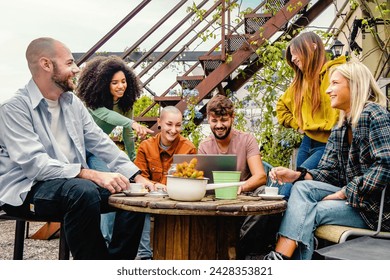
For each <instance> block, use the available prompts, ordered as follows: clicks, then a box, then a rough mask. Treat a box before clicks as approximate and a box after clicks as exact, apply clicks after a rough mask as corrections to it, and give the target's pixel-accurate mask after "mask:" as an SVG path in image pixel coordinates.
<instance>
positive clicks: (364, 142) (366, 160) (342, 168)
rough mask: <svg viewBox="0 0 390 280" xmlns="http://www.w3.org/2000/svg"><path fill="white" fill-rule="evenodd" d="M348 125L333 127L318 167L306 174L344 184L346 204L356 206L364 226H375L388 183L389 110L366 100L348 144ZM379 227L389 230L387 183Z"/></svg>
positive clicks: (338, 184)
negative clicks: (366, 102)
mask: <svg viewBox="0 0 390 280" xmlns="http://www.w3.org/2000/svg"><path fill="white" fill-rule="evenodd" d="M348 127H349V125H348V124H347V123H344V124H343V126H342V127H340V128H339V127H335V128H333V130H332V133H331V135H330V137H329V140H328V143H327V145H326V148H325V151H324V154H323V156H322V158H321V161H320V163H319V164H318V167H317V169H314V170H310V171H309V173H310V174H311V175H312V176H313V179H314V180H318V181H323V182H327V183H329V184H332V185H335V186H339V187H340V188H342V187H346V196H347V201H348V203H349V204H350V205H351V206H352V207H355V208H358V209H359V210H360V213H361V215H362V217H363V219H364V220H365V222H366V223H367V225H368V226H369V227H370V228H372V229H375V228H376V226H377V223H378V217H379V205H380V196H381V193H382V190H383V188H384V187H386V186H389V185H390V113H389V112H388V111H386V109H385V108H383V107H381V106H379V105H377V104H374V103H368V104H367V105H366V106H365V108H364V110H363V112H362V114H361V116H360V119H359V122H358V124H357V127H356V128H355V129H353V131H352V135H353V136H352V143H351V145H349V144H348V136H347V134H348V133H347V132H348ZM382 229H384V230H387V231H389V230H390V186H389V187H388V188H387V191H386V196H385V207H384V211H383V220H382Z"/></svg>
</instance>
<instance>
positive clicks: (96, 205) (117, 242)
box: [2, 178, 145, 260]
mask: <svg viewBox="0 0 390 280" xmlns="http://www.w3.org/2000/svg"><path fill="white" fill-rule="evenodd" d="M110 195H111V193H110V192H109V191H108V190H106V189H104V188H101V187H99V186H98V185H96V184H95V183H93V182H92V181H89V180H85V179H81V178H71V179H53V180H49V181H41V182H38V183H36V184H35V185H34V186H33V187H32V189H31V190H30V191H29V192H28V194H27V197H26V199H25V200H24V202H23V204H22V205H21V206H11V205H7V204H5V205H3V206H2V208H3V209H4V210H5V212H6V213H7V214H9V215H13V216H17V217H22V218H25V219H28V218H29V217H30V218H31V217H34V218H35V219H45V220H62V222H63V228H64V231H65V237H66V241H67V243H68V245H69V249H70V251H71V253H72V256H73V258H74V259H76V260H81V259H84V260H94V259H101V260H107V259H128V260H131V259H134V258H135V256H136V254H137V250H138V245H139V240H140V238H141V233H142V228H143V225H144V220H145V215H144V214H138V213H137V214H135V213H132V212H127V211H124V210H117V211H116V217H115V225H114V232H113V236H112V240H111V243H110V246H109V247H108V248H107V246H106V243H105V241H104V238H103V236H102V234H101V231H100V214H101V213H104V212H109V211H113V210H114V209H113V208H112V207H110V206H109V204H108V197H109V196H110ZM30 205H34V211H31V210H30Z"/></svg>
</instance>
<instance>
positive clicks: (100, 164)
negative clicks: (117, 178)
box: [87, 152, 115, 245]
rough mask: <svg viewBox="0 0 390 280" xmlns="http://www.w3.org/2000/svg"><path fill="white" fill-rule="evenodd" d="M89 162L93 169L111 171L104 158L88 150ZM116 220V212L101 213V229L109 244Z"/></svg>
mask: <svg viewBox="0 0 390 280" xmlns="http://www.w3.org/2000/svg"><path fill="white" fill-rule="evenodd" d="M87 164H88V166H89V168H91V169H94V170H97V171H102V172H110V169H108V167H107V164H106V163H105V162H104V161H103V160H101V159H100V158H98V157H97V156H95V155H93V154H91V153H88V152H87ZM114 220H115V212H110V213H105V214H102V215H101V223H100V230H101V231H102V234H103V237H104V239H105V240H106V243H107V245H108V244H110V242H111V239H112V231H113V228H114Z"/></svg>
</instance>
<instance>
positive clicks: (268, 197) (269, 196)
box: [259, 193, 284, 200]
mask: <svg viewBox="0 0 390 280" xmlns="http://www.w3.org/2000/svg"><path fill="white" fill-rule="evenodd" d="M259 196H260V197H261V198H262V199H265V200H281V199H283V197H284V195H281V194H276V195H274V194H265V193H261V194H259Z"/></svg>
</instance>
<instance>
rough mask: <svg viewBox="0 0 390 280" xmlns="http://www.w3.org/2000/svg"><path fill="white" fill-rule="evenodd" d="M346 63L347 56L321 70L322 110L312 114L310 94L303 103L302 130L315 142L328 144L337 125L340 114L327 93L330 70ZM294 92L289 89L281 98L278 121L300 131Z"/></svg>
mask: <svg viewBox="0 0 390 280" xmlns="http://www.w3.org/2000/svg"><path fill="white" fill-rule="evenodd" d="M345 62H346V58H345V56H341V57H338V58H336V59H335V60H331V61H328V62H326V63H325V64H324V66H323V67H322V69H321V73H320V79H321V85H320V92H321V104H320V108H319V109H318V110H317V111H316V112H315V113H314V114H312V111H313V110H312V106H311V102H310V98H311V95H310V92H306V94H305V95H304V97H303V102H302V127H300V129H301V130H303V131H304V132H305V134H306V135H307V136H308V137H310V138H311V139H313V140H316V141H319V142H322V143H326V142H327V141H328V137H329V135H330V131H331V129H332V127H333V126H334V125H335V124H336V123H337V120H338V116H339V112H338V110H337V109H333V108H332V107H331V106H330V98H329V96H328V94H327V93H326V89H327V88H328V86H329V70H330V68H331V67H332V66H335V65H338V64H342V63H345ZM294 106H295V102H294V92H292V89H291V88H288V89H287V90H286V92H285V93H284V94H283V95H282V96H281V97H280V98H279V100H278V102H277V104H276V113H277V117H278V121H279V123H280V124H281V125H283V126H285V127H288V128H289V127H291V128H293V129H296V130H297V129H298V128H299V127H298V118H297V116H296V114H295V110H294Z"/></svg>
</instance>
